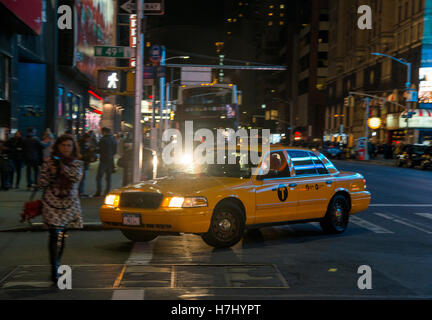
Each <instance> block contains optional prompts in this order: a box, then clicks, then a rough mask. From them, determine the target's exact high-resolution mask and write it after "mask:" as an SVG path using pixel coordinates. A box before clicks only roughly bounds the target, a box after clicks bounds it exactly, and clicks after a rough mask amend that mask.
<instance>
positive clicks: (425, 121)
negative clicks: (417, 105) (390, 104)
mask: <svg viewBox="0 0 432 320" xmlns="http://www.w3.org/2000/svg"><path fill="white" fill-rule="evenodd" d="M412 112H414V114H413V115H412V118H410V119H408V128H413V129H432V110H431V109H416V110H412ZM407 114H408V113H407V111H405V112H402V113H401V115H400V118H399V126H400V128H401V129H403V128H406V127H407V121H406V120H407V119H406V116H407Z"/></svg>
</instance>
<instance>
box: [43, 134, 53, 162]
mask: <svg viewBox="0 0 432 320" xmlns="http://www.w3.org/2000/svg"><path fill="white" fill-rule="evenodd" d="M53 144H54V135H53V134H52V133H51V130H50V129H49V128H47V129H46V130H45V132H44V134H43V136H42V147H43V149H42V157H43V161H47V160H48V159H49V158H50V156H51V147H52V145H53Z"/></svg>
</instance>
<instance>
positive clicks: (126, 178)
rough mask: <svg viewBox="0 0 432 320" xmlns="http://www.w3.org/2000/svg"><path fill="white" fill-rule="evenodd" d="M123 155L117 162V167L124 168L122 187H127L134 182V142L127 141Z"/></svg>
mask: <svg viewBox="0 0 432 320" xmlns="http://www.w3.org/2000/svg"><path fill="white" fill-rule="evenodd" d="M123 147H124V148H123V155H122V157H121V158H120V159H118V160H117V165H118V166H119V167H120V168H123V183H122V186H123V187H124V186H126V185H128V184H130V183H131V182H132V159H133V149H132V142H130V141H125V143H124V145H123Z"/></svg>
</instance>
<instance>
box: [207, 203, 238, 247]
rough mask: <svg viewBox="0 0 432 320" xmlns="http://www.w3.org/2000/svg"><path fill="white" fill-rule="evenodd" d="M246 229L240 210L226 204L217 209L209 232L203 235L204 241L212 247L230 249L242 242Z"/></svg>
mask: <svg viewBox="0 0 432 320" xmlns="http://www.w3.org/2000/svg"><path fill="white" fill-rule="evenodd" d="M244 229H245V221H244V217H243V213H242V211H241V210H240V208H239V207H237V206H236V205H234V204H230V203H226V204H223V205H222V206H220V207H218V208H216V210H215V211H214V213H213V216H212V220H211V222H210V228H209V231H208V232H207V233H205V234H203V235H202V239H203V240H204V242H205V243H207V244H208V245H210V246H212V247H215V248H228V247H231V246H233V245H235V244H236V243H237V242H239V241H240V240H241V238H242V237H243V233H244Z"/></svg>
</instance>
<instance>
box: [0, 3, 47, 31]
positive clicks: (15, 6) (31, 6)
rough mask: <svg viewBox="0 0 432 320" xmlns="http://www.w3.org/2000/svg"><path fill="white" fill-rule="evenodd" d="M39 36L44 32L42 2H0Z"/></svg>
mask: <svg viewBox="0 0 432 320" xmlns="http://www.w3.org/2000/svg"><path fill="white" fill-rule="evenodd" d="M0 2H1V3H3V4H4V5H5V6H6V7H7V8H8V9H9V10H10V11H12V12H13V13H14V14H15V15H16V16H17V18H18V19H20V20H21V21H22V22H24V23H25V24H26V25H27V26H29V27H30V28H31V29H32V30H33V31H34V32H36V33H37V34H38V35H40V34H41V32H42V0H31V1H28V0H0Z"/></svg>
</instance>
